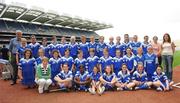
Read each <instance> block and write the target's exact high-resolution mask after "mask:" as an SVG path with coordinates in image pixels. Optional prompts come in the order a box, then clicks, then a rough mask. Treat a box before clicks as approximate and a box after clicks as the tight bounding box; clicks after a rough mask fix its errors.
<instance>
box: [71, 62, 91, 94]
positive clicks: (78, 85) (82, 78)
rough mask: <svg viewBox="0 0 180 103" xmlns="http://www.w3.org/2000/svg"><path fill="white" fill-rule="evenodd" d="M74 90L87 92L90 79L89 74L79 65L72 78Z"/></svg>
mask: <svg viewBox="0 0 180 103" xmlns="http://www.w3.org/2000/svg"><path fill="white" fill-rule="evenodd" d="M74 83H75V89H78V90H82V91H87V90H88V88H89V86H90V83H91V78H90V77H89V73H88V72H87V71H85V68H84V65H80V68H79V71H77V73H76V74H75V77H74Z"/></svg>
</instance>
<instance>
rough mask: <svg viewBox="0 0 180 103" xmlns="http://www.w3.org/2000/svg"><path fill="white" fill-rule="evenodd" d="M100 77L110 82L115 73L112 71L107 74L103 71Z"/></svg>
mask: <svg viewBox="0 0 180 103" xmlns="http://www.w3.org/2000/svg"><path fill="white" fill-rule="evenodd" d="M102 78H103V79H104V80H105V81H107V82H111V81H112V80H113V78H116V74H115V73H112V74H110V75H107V74H106V73H104V74H103V75H102Z"/></svg>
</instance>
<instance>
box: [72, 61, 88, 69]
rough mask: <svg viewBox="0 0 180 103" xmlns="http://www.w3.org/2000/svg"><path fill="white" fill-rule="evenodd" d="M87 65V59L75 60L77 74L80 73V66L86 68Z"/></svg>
mask: <svg viewBox="0 0 180 103" xmlns="http://www.w3.org/2000/svg"><path fill="white" fill-rule="evenodd" d="M86 63H87V61H86V59H84V58H83V59H79V58H76V59H75V60H74V65H75V68H76V72H77V71H79V69H80V65H84V67H86Z"/></svg>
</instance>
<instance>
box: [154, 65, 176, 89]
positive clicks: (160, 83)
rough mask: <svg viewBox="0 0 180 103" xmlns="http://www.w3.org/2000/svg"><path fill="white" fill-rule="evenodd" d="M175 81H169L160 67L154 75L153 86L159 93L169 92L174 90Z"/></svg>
mask: <svg viewBox="0 0 180 103" xmlns="http://www.w3.org/2000/svg"><path fill="white" fill-rule="evenodd" d="M173 83H174V82H173V81H170V80H168V78H167V76H166V75H165V73H164V72H162V67H161V66H158V67H157V69H156V71H155V72H154V75H153V85H154V86H155V87H156V90H157V91H169V90H170V89H172V85H173Z"/></svg>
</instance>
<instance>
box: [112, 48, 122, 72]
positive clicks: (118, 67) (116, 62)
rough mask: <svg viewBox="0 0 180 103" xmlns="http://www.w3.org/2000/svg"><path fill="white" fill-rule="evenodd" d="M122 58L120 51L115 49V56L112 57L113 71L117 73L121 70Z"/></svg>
mask: <svg viewBox="0 0 180 103" xmlns="http://www.w3.org/2000/svg"><path fill="white" fill-rule="evenodd" d="M122 63H123V59H122V58H121V51H120V50H119V49H116V57H114V58H113V68H114V73H115V74H116V75H117V74H118V72H119V71H120V70H121V67H122Z"/></svg>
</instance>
